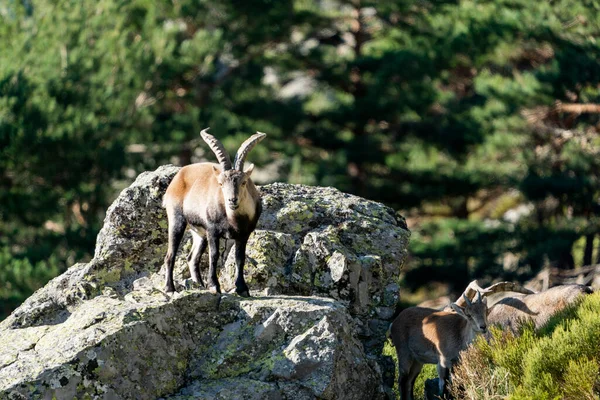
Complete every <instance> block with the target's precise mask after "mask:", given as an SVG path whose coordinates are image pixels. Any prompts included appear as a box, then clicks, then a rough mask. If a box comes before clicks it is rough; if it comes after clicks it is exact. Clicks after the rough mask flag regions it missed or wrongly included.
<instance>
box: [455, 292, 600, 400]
mask: <svg viewBox="0 0 600 400" xmlns="http://www.w3.org/2000/svg"><path fill="white" fill-rule="evenodd" d="M491 334H492V335H491V339H490V341H489V343H488V342H486V341H485V340H483V339H478V340H477V341H476V342H475V344H474V346H472V347H471V348H470V349H469V350H468V351H466V352H465V353H463V357H462V360H461V363H460V364H459V365H458V366H457V367H456V368H455V370H454V374H453V387H452V391H453V394H454V395H455V396H456V397H459V398H466V399H492V398H510V399H513V400H518V399H557V398H558V399H597V398H598V397H599V396H600V374H599V370H600V363H599V361H600V293H595V294H593V295H590V296H587V297H586V298H585V299H584V300H583V301H582V302H581V303H579V304H576V305H573V306H571V307H568V308H567V309H565V310H563V311H562V312H561V313H559V314H558V315H556V316H555V317H553V318H552V319H551V320H550V321H549V322H548V323H547V324H546V325H545V326H543V327H541V328H540V329H539V330H538V331H535V330H534V328H533V326H532V325H527V326H525V327H524V328H522V330H521V331H520V334H518V335H514V334H512V333H510V332H504V331H502V330H501V329H499V328H495V329H493V330H492V332H491Z"/></svg>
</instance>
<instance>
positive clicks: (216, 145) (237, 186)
mask: <svg viewBox="0 0 600 400" xmlns="http://www.w3.org/2000/svg"><path fill="white" fill-rule="evenodd" d="M207 131H208V128H206V129H204V130H203V131H202V132H200V135H201V136H202V139H203V140H204V141H205V142H206V143H207V144H208V145H209V147H210V149H211V150H212V151H213V153H215V155H216V156H217V160H218V161H219V164H221V168H220V169H219V168H217V167H216V166H214V167H213V171H214V173H215V176H216V178H217V182H219V185H220V186H221V191H222V193H223V199H224V200H225V206H226V207H227V208H229V209H230V210H232V211H235V210H237V208H238V207H239V206H240V204H241V203H243V201H244V200H245V197H246V196H247V195H248V193H247V191H246V190H245V188H246V185H247V183H248V181H249V180H250V175H251V174H252V170H253V169H254V164H250V165H249V166H248V168H246V170H244V161H245V160H246V157H247V156H248V153H250V150H252V149H253V148H254V146H256V145H257V144H258V142H260V141H261V140H263V139H264V138H265V137H266V136H267V135H266V134H264V133H260V132H257V133H256V134H254V135H252V136H251V137H250V138H248V139H247V140H246V141H245V142H244V143H242V145H241V146H240V148H239V150H238V151H237V154H236V155H235V159H234V162H233V165H232V164H231V160H230V158H229V155H228V154H227V151H226V150H225V147H223V144H222V143H221V142H220V141H219V140H218V139H217V138H215V137H214V136H213V135H211V134H210V133H208V132H207Z"/></svg>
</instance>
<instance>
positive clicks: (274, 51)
mask: <svg viewBox="0 0 600 400" xmlns="http://www.w3.org/2000/svg"><path fill="white" fill-rule="evenodd" d="M599 38H600V2H599V1H594V0H581V1H573V0H556V1H530V0H495V1H485V0H479V1H471V0H465V1H451V0H449V1H433V0H431V1H427V0H422V1H419V0H417V1H406V0H395V1H390V0H381V1H368V0H341V1H337V0H321V1H308V0H254V1H241V0H220V1H205V0H168V1H167V0H4V1H2V2H1V3H0V319H2V318H3V317H4V316H6V314H7V313H8V312H10V311H11V310H12V309H14V307H16V306H17V305H18V304H20V303H21V302H22V301H23V300H24V299H25V298H26V297H27V296H28V295H29V294H31V293H32V291H33V290H35V289H36V288H38V287H40V286H41V285H43V284H44V283H45V282H46V281H47V280H48V279H50V278H52V277H53V276H55V275H57V274H58V273H60V272H62V271H64V270H65V269H66V268H67V267H68V266H70V265H72V264H73V263H75V262H78V261H85V260H89V259H90V257H91V254H92V253H93V249H94V242H95V236H96V234H97V232H98V230H99V229H100V227H101V225H102V219H103V216H104V212H105V210H106V208H107V207H108V205H109V204H110V202H111V201H112V200H113V199H114V198H115V197H116V195H117V194H118V191H119V190H120V189H122V188H123V187H125V186H127V185H128V184H129V183H130V182H132V180H133V179H134V178H135V176H137V174H139V173H140V172H142V171H144V170H153V169H155V168H157V167H158V166H159V165H161V164H165V163H175V164H179V165H184V164H187V163H190V162H197V161H201V160H204V159H206V158H205V155H206V157H207V158H208V159H210V160H212V159H213V157H212V155H211V154H208V153H207V154H205V151H206V149H205V146H203V145H202V143H201V142H200V140H199V135H198V133H199V131H200V130H201V129H202V128H205V127H207V126H210V127H211V131H212V133H213V134H215V135H216V136H217V137H219V138H222V140H223V142H224V143H225V146H226V147H228V148H229V149H230V150H234V149H235V148H236V145H237V144H239V143H240V142H241V141H242V139H244V138H245V137H247V135H248V134H250V133H253V132H254V131H257V130H260V131H263V132H267V133H268V134H269V138H268V140H266V141H264V142H263V143H261V145H260V146H258V147H257V148H256V150H255V151H253V154H252V156H251V158H252V161H254V162H256V164H257V166H259V167H260V168H261V170H260V171H257V172H259V173H257V174H256V177H257V181H259V182H260V183H267V182H271V181H286V182H292V183H303V184H310V185H326V186H335V187H337V188H339V189H341V190H343V191H346V192H351V193H355V194H358V195H360V196H364V197H367V198H370V199H373V200H377V201H381V202H384V203H386V204H388V205H389V206H391V207H393V208H394V209H396V210H398V211H399V212H400V213H401V214H402V215H403V216H405V217H406V218H407V221H408V225H409V228H410V229H411V231H412V232H413V236H412V243H411V249H410V250H411V260H410V262H409V263H408V265H406V266H405V273H404V275H403V282H402V285H403V290H406V292H408V291H409V290H410V291H412V292H418V291H419V290H421V291H422V292H426V291H427V292H431V291H432V289H435V288H437V289H438V290H440V289H439V288H440V287H442V290H444V291H449V292H456V291H458V292H461V291H462V290H463V289H464V286H465V285H466V283H467V282H469V281H470V280H472V279H473V278H478V279H482V282H483V283H485V280H488V281H489V280H492V279H500V278H502V279H514V280H523V279H527V278H528V277H531V276H533V275H535V274H536V273H537V272H538V271H539V270H540V269H541V268H543V267H547V266H553V267H560V268H574V267H578V266H582V265H589V264H594V263H598V262H600V260H599V258H600V251H599V247H600V235H598V233H599V232H600V226H599V221H600V202H599V197H600V181H599V174H600V168H599V167H600V157H599V153H600V136H599V135H598V133H599V130H600V39H599ZM440 284H444V286H440ZM423 288H425V289H423ZM406 292H404V293H406Z"/></svg>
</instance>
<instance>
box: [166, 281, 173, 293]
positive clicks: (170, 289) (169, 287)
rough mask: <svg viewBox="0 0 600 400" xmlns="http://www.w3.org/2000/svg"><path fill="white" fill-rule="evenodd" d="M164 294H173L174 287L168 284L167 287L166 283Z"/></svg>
mask: <svg viewBox="0 0 600 400" xmlns="http://www.w3.org/2000/svg"><path fill="white" fill-rule="evenodd" d="M165 292H167V293H175V285H173V284H170V285H169V284H168V283H167V284H166V285H165Z"/></svg>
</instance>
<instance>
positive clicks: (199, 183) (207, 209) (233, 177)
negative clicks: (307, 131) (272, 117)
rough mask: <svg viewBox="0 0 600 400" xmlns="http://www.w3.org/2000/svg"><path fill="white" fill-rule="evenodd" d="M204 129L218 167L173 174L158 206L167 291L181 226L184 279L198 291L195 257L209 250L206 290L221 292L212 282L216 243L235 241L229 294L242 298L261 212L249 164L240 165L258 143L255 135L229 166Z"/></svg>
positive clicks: (188, 168) (203, 165)
mask: <svg viewBox="0 0 600 400" xmlns="http://www.w3.org/2000/svg"><path fill="white" fill-rule="evenodd" d="M207 130H208V128H206V129H204V130H203V131H202V132H201V133H200V135H201V136H202V139H203V140H204V141H205V142H206V143H207V144H208V145H209V147H210V148H211V150H212V151H213V152H214V153H215V155H216V156H217V159H218V161H219V164H213V163H198V164H192V165H188V166H185V167H183V168H181V170H179V172H178V173H177V174H176V175H175V177H174V178H173V180H172V181H171V183H170V184H169V187H168V188H167V191H166V193H165V195H164V197H163V207H165V208H166V210H167V217H168V220H169V248H168V251H167V255H166V257H165V265H166V285H165V286H166V287H165V290H166V291H167V292H174V291H175V285H174V284H173V266H174V265H175V254H176V253H177V248H178V247H179V243H180V242H181V239H182V238H183V233H184V231H185V228H186V226H187V224H189V225H190V227H191V231H192V237H193V245H192V250H191V252H190V254H189V256H188V265H189V268H190V274H191V277H192V279H193V280H194V282H196V283H198V284H199V285H201V286H204V284H203V282H202V278H201V276H200V268H199V264H200V257H201V256H202V253H203V252H204V250H205V249H206V245H207V242H208V250H209V256H210V257H209V276H210V286H209V290H210V291H211V292H213V293H221V287H220V285H219V281H218V279H217V262H218V259H219V239H220V238H225V239H229V240H234V241H235V262H236V267H237V276H236V280H235V288H236V289H235V291H236V293H238V294H239V295H240V296H244V297H248V296H250V292H249V290H248V286H247V285H246V282H245V280H244V262H245V257H246V243H247V242H248V237H249V236H250V234H251V233H252V232H253V231H254V228H256V224H257V222H258V218H259V217H260V214H261V211H262V204H261V199H260V194H259V193H258V190H257V189H256V187H255V186H254V183H252V180H251V179H250V174H251V173H252V170H253V168H254V165H250V166H249V167H248V168H247V169H246V170H244V169H243V168H244V161H245V160H246V157H247V156H248V153H249V152H250V150H252V148H254V146H256V145H257V144H258V142H260V141H261V140H263V139H264V138H265V136H266V134H264V133H260V132H257V133H256V134H255V135H253V136H251V137H250V138H249V139H247V140H246V141H245V142H244V143H242V145H241V146H240V148H239V150H238V151H237V154H236V156H235V159H234V162H233V164H232V163H231V161H230V158H229V155H228V154H227V152H226V151H225V148H224V147H223V144H221V142H220V141H219V140H217V139H216V138H215V137H214V136H212V135H210V134H209V133H208V132H207Z"/></svg>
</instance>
